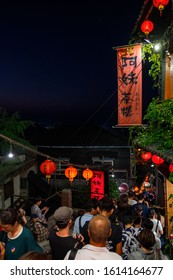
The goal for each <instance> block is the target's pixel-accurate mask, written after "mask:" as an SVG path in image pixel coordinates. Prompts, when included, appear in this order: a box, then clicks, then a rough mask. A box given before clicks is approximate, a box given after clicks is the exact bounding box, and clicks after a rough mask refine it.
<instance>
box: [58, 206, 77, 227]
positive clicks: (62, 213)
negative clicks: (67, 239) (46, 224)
mask: <svg viewBox="0 0 173 280" xmlns="http://www.w3.org/2000/svg"><path fill="white" fill-rule="evenodd" d="M54 219H55V223H56V225H57V227H58V228H59V229H63V228H66V227H67V226H69V227H70V226H71V225H72V219H73V209H72V208H70V207H67V206H61V207H59V208H58V209H57V210H56V211H55V212H54Z"/></svg>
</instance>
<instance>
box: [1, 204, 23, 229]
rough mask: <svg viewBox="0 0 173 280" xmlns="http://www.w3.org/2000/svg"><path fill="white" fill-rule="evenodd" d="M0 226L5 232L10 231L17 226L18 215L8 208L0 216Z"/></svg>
mask: <svg viewBox="0 0 173 280" xmlns="http://www.w3.org/2000/svg"><path fill="white" fill-rule="evenodd" d="M0 224H1V226H2V229H3V230H4V231H6V232H10V231H12V230H13V229H14V228H15V227H16V226H17V225H18V224H19V215H18V213H17V211H16V210H15V209H13V208H8V209H7V210H4V211H3V212H2V213H1V214H0Z"/></svg>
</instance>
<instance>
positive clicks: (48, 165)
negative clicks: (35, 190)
mask: <svg viewBox="0 0 173 280" xmlns="http://www.w3.org/2000/svg"><path fill="white" fill-rule="evenodd" d="M40 171H41V172H42V173H43V174H44V175H46V178H47V179H48V182H49V180H50V178H51V175H52V174H53V173H54V172H55V171H56V164H55V162H54V161H51V160H50V159H46V160H45V161H44V162H42V163H41V165H40Z"/></svg>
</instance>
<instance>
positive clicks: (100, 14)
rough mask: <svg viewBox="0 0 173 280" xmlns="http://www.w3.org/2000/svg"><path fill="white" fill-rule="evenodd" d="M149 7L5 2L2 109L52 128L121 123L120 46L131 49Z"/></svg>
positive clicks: (63, 0) (0, 13) (93, 1)
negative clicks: (133, 35) (141, 17)
mask: <svg viewBox="0 0 173 280" xmlns="http://www.w3.org/2000/svg"><path fill="white" fill-rule="evenodd" d="M143 3H144V1H143V0H136V1H127V0H126V1H118V0H114V1H112V0H100V1H98V0H88V1H86V0H80V1H78V0H57V1H51V0H49V1H37V0H35V1H3V3H1V5H0V96H1V102H0V104H1V105H0V106H1V107H3V108H5V109H6V111H7V112H8V113H13V112H16V111H18V112H19V113H20V115H21V116H22V118H25V119H30V120H33V121H38V122H42V123H45V124H51V123H52V124H53V123H58V124H60V123H74V122H79V123H82V122H86V121H87V120H90V121H92V122H97V123H99V124H101V125H104V124H105V123H107V122H111V124H112V125H113V124H116V123H115V122H116V114H117V111H116V108H117V76H116V51H115V50H113V47H116V46H122V45H126V44H128V41H129V38H130V34H131V32H132V29H133V27H134V25H135V23H136V21H137V18H138V16H139V12H140V10H141V7H142V5H143ZM107 100H109V101H107Z"/></svg>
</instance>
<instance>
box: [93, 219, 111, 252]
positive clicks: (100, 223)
mask: <svg viewBox="0 0 173 280" xmlns="http://www.w3.org/2000/svg"><path fill="white" fill-rule="evenodd" d="M110 234H111V223H110V220H109V218H107V217H105V216H103V215H101V214H97V215H95V216H94V217H93V218H92V219H91V220H90V222H89V225H88V235H89V238H90V244H91V245H95V246H100V247H103V246H105V245H106V241H107V240H108V238H109V236H110Z"/></svg>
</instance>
